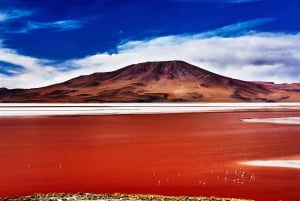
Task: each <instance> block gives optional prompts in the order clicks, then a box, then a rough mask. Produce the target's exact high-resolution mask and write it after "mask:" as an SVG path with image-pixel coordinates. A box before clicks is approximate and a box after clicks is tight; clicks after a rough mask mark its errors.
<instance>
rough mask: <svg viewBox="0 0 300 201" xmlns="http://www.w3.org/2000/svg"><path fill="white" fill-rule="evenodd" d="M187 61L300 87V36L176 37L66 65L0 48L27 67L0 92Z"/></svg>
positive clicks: (0, 79) (4, 56) (0, 56)
mask: <svg viewBox="0 0 300 201" xmlns="http://www.w3.org/2000/svg"><path fill="white" fill-rule="evenodd" d="M162 60H183V61H186V62H189V63H191V64H194V65H197V66H199V67H202V68H204V69H207V70H209V71H212V72H215V73H218V74H221V75H226V76H229V77H233V78H237V79H242V80H249V81H258V80H259V81H274V82H279V83H282V82H300V69H299V66H300V33H299V34H284V33H278V34H274V33H251V34H248V35H241V36H236V37H221V36H214V37H209V38H207V37H203V34H196V35H173V36H164V37H158V38H153V39H150V40H144V41H128V42H126V43H125V44H120V45H119V46H118V47H117V50H116V53H114V54H109V53H99V54H95V55H91V56H87V57H85V58H79V59H73V60H69V61H65V62H63V63H60V64H55V66H50V65H48V63H49V61H47V60H42V59H37V58H32V57H28V56H24V55H20V54H18V53H17V52H16V51H13V50H10V49H7V48H4V47H2V48H1V47H0V61H4V62H8V63H11V64H15V65H20V66H23V67H24V68H25V69H26V70H25V71H24V73H23V74H17V75H15V76H5V75H0V87H1V86H4V87H9V88H15V87H18V88H20V87H21V88H29V87H39V86H45V85H48V84H54V83H57V82H62V81H66V80H68V79H71V78H73V77H77V76H80V75H87V74H90V73H94V72H107V71H113V70H116V69H119V68H121V67H125V66H127V65H130V64H133V63H140V62H146V61H162Z"/></svg>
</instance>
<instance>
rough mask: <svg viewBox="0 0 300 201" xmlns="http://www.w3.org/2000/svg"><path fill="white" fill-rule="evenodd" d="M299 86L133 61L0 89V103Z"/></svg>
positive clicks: (231, 97)
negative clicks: (66, 78) (39, 84)
mask: <svg viewBox="0 0 300 201" xmlns="http://www.w3.org/2000/svg"><path fill="white" fill-rule="evenodd" d="M299 89H300V84H290V85H289V84H282V85H276V84H273V83H264V82H245V81H241V80H236V79H231V78H228V77H224V76H220V75H217V74H214V73H212V72H209V71H206V70H203V69H201V68H199V67H196V66H193V65H190V64H188V63H185V62H183V61H161V62H146V63H140V64H134V65H130V66H127V67H125V68H122V69H119V70H116V71H113V72H107V73H94V74H91V75H87V76H80V77H77V78H74V79H71V80H69V81H66V82H63V83H59V84H55V85H51V86H47V87H42V88H36V89H12V90H7V89H3V88H1V90H0V102H175V101H180V102H187V101H189V102H274V101H299V100H300V90H299Z"/></svg>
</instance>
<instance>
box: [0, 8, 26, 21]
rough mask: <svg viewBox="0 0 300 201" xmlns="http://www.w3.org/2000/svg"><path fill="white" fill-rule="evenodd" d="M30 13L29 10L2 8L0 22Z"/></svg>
mask: <svg viewBox="0 0 300 201" xmlns="http://www.w3.org/2000/svg"><path fill="white" fill-rule="evenodd" d="M29 15H31V11H29V10H2V11H0V22H5V21H8V20H13V19H17V18H22V17H26V16H29Z"/></svg>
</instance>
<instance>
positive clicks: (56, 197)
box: [0, 193, 246, 201]
mask: <svg viewBox="0 0 300 201" xmlns="http://www.w3.org/2000/svg"><path fill="white" fill-rule="evenodd" d="M38 200H42V201H75V200H76V201H79V200H80V201H84V200H94V201H120V200H122V201H146V200H149V201H246V200H242V199H233V198H214V197H211V198H205V197H183V196H182V197H168V196H159V195H123V194H113V195H109V194H87V193H79V194H35V195H32V196H22V197H10V198H0V201H38Z"/></svg>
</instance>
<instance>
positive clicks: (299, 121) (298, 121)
mask: <svg viewBox="0 0 300 201" xmlns="http://www.w3.org/2000/svg"><path fill="white" fill-rule="evenodd" d="M243 121H244V122H250V123H273V124H300V117H282V118H251V119H243Z"/></svg>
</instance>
